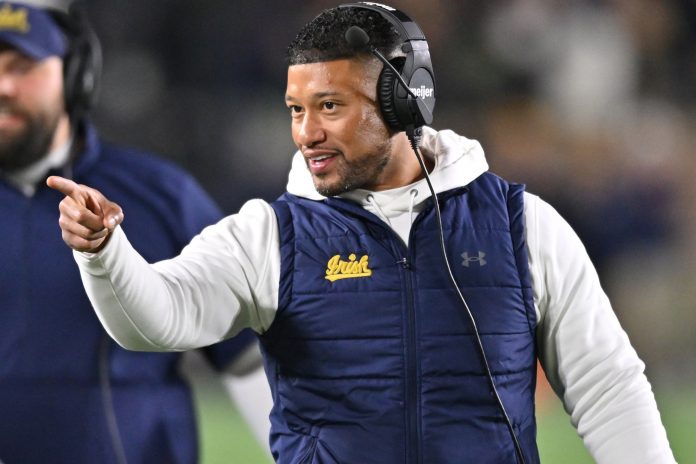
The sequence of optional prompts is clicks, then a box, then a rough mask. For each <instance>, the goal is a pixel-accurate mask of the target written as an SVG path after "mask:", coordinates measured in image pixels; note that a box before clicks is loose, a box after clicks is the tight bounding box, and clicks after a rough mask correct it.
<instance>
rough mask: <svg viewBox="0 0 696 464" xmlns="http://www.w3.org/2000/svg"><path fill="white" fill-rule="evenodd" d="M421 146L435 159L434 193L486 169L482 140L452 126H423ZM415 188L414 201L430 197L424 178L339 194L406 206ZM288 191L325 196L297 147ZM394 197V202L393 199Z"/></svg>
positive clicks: (363, 201)
mask: <svg viewBox="0 0 696 464" xmlns="http://www.w3.org/2000/svg"><path fill="white" fill-rule="evenodd" d="M420 149H421V153H422V154H423V156H425V157H428V158H430V159H432V160H434V161H435V167H434V168H433V170H432V172H430V181H431V182H432V184H433V188H434V189H435V192H436V193H440V192H444V191H446V190H450V189H453V188H457V187H462V186H465V185H467V184H469V183H470V182H471V181H473V180H474V179H476V178H477V177H478V176H480V175H481V174H483V173H484V172H486V171H487V170H488V163H487V162H486V157H485V155H484V153H483V149H482V148H481V144H480V143H478V142H477V141H476V140H471V139H467V138H466V137H462V136H460V135H457V134H456V133H455V132H453V131H451V130H442V131H436V130H434V129H432V128H430V127H427V126H424V127H423V137H422V139H421V146H420ZM414 156H415V154H414ZM414 189H415V190H416V191H417V195H416V202H415V204H416V205H417V204H420V203H422V202H424V201H425V200H427V199H428V198H429V197H430V190H429V189H428V185H427V183H426V181H425V179H421V180H419V181H417V182H415V183H413V184H410V185H406V186H403V187H399V188H395V189H390V190H383V191H379V192H372V191H369V190H363V189H356V190H353V191H350V192H346V193H343V194H341V195H340V197H342V198H346V199H349V200H353V201H355V202H357V203H359V204H361V205H363V206H367V205H368V204H369V202H368V201H367V198H368V197H369V196H371V197H373V198H376V199H378V201H379V204H380V206H382V208H385V207H387V206H389V207H390V208H399V209H401V210H406V209H408V205H407V203H409V200H408V197H409V196H410V195H409V193H408V192H411V191H413V190H414ZM287 191H288V193H291V194H293V195H297V196H300V197H303V198H308V199H310V200H322V199H324V198H325V197H324V196H322V195H321V194H319V193H318V192H317V191H316V189H315V188H314V182H312V176H311V174H310V173H309V170H308V169H307V165H306V164H305V161H304V158H303V156H302V153H301V152H299V151H297V152H296V153H295V155H294V156H293V160H292V167H291V169H290V175H289V178H288V185H287ZM411 195H413V194H411ZM399 198H401V199H402V200H404V204H403V205H399V204H398V199H399ZM380 200H381V201H380ZM395 201H396V203H394V202H395ZM392 203H394V204H392Z"/></svg>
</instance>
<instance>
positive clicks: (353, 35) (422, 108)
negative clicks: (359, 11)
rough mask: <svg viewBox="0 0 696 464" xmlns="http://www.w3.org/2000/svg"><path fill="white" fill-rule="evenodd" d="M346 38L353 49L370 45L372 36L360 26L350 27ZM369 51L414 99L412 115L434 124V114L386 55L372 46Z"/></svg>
mask: <svg viewBox="0 0 696 464" xmlns="http://www.w3.org/2000/svg"><path fill="white" fill-rule="evenodd" d="M345 37H346V42H348V45H350V46H351V47H353V48H364V47H365V46H367V45H369V43H370V36H369V35H367V32H365V30H364V29H363V28H361V27H358V26H351V27H349V28H348V30H347V31H346V35H345ZM369 49H370V52H371V53H372V54H373V55H375V56H376V57H377V58H379V60H380V61H381V62H382V63H384V66H387V67H389V68H390V69H391V70H392V72H393V73H394V76H395V77H396V78H397V79H398V81H399V83H401V85H402V86H403V88H404V90H406V92H407V93H408V94H409V96H410V97H413V98H409V99H408V101H409V108H410V109H411V113H412V114H414V115H417V114H420V115H421V117H422V118H423V122H424V123H425V124H430V123H431V122H433V112H432V111H430V109H429V108H428V106H427V105H426V104H425V102H424V101H423V99H422V98H419V97H418V95H416V94H415V93H414V92H413V90H411V88H410V87H409V86H408V84H407V83H406V81H405V80H404V78H403V77H401V73H400V72H399V71H397V69H396V68H395V67H394V65H392V64H391V63H390V62H389V60H387V59H386V58H385V57H384V55H382V54H381V53H380V52H379V51H378V50H377V49H376V48H375V47H374V46H372V45H370V46H369ZM414 104H415V105H416V107H415V108H414V107H413V105H414Z"/></svg>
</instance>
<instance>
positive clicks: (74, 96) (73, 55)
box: [46, 2, 102, 121]
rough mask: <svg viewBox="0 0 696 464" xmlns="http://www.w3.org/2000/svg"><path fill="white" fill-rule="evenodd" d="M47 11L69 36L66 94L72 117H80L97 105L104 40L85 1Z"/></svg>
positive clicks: (64, 68) (65, 74)
mask: <svg viewBox="0 0 696 464" xmlns="http://www.w3.org/2000/svg"><path fill="white" fill-rule="evenodd" d="M46 11H47V12H48V13H49V14H50V15H51V17H52V18H53V19H54V20H55V21H56V23H57V24H58V25H59V26H60V28H61V29H62V30H63V32H64V33H65V35H66V38H67V40H68V51H67V53H66V55H65V57H64V58H63V82H64V89H63V94H64V97H65V108H66V111H67V112H68V114H69V115H70V119H71V121H78V120H79V119H80V118H82V117H84V116H85V115H86V114H87V113H88V112H89V110H90V109H92V108H93V107H94V105H95V103H96V100H97V95H98V91H99V84H100V78H101V71H102V52H101V44H100V43H99V39H98V38H97V35H96V34H95V32H94V29H92V26H91V24H90V22H89V20H88V19H87V15H86V12H85V11H84V6H83V5H81V4H79V3H77V2H75V3H73V4H71V5H70V7H69V8H68V9H67V11H63V10H57V9H47V10H46Z"/></svg>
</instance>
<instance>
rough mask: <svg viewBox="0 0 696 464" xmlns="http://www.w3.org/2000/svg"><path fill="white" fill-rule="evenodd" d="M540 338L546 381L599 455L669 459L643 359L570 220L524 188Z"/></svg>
mask: <svg viewBox="0 0 696 464" xmlns="http://www.w3.org/2000/svg"><path fill="white" fill-rule="evenodd" d="M525 195H526V197H525V220H526V225H527V244H528V247H529V265H530V268H531V273H532V279H533V285H534V301H535V304H536V306H537V310H538V312H539V324H538V326H537V344H538V347H539V357H540V360H541V364H542V367H543V368H544V371H545V372H546V376H547V378H548V379H549V383H550V384H551V386H552V387H553V389H554V391H555V392H556V394H557V395H558V396H559V397H560V398H561V400H562V401H563V405H564V407H565V409H566V411H567V412H568V413H569V414H570V417H571V422H572V424H573V426H575V428H576V429H577V431H578V434H579V435H580V437H581V438H582V439H583V441H584V443H585V447H586V448H587V449H588V451H589V452H590V454H591V455H592V456H593V458H594V459H595V460H596V462H598V463H600V464H602V463H611V464H617V463H618V464H621V463H626V464H628V463H631V464H636V463H646V464H647V463H651V464H655V463H674V462H675V460H674V456H673V454H672V451H671V449H670V446H669V443H668V441H667V434H666V432H665V429H664V426H663V425H662V422H661V419H660V414H659V412H658V409H657V405H656V402H655V398H654V395H653V392H652V388H651V386H650V383H649V382H648V379H647V378H646V376H645V374H644V368H645V366H644V364H643V362H642V361H641V360H640V359H639V358H638V355H637V353H636V351H635V350H634V349H633V347H632V346H631V344H630V342H629V339H628V336H627V335H626V333H625V332H624V330H623V329H622V328H621V326H620V324H619V321H618V319H617V318H616V315H615V314H614V311H613V309H612V307H611V304H610V302H609V300H608V298H607V296H606V295H605V293H604V291H603V290H602V288H601V285H600V282H599V277H598V275H597V273H596V271H595V269H594V266H593V265H592V263H591V262H590V259H589V257H588V255H587V253H586V251H585V248H584V247H583V245H582V243H581V242H580V239H579V238H578V237H577V235H576V234H575V232H574V231H573V230H572V229H571V227H570V226H569V225H568V224H567V223H566V222H565V221H564V220H563V219H562V218H561V216H560V215H559V214H558V213H557V212H556V211H555V210H554V209H553V208H552V207H551V206H550V205H548V204H547V203H545V202H544V201H542V200H541V199H539V198H538V197H536V196H533V195H530V194H525Z"/></svg>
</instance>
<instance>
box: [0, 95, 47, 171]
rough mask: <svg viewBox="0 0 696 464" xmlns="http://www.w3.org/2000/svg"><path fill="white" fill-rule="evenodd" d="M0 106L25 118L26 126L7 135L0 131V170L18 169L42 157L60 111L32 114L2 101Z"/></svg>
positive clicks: (44, 154) (45, 153)
mask: <svg viewBox="0 0 696 464" xmlns="http://www.w3.org/2000/svg"><path fill="white" fill-rule="evenodd" d="M0 107H2V108H3V109H6V110H8V111H9V112H11V113H13V114H17V115H20V116H21V117H22V118H24V120H25V121H26V126H25V127H24V129H22V130H20V131H17V132H13V133H11V134H10V133H5V132H3V131H0V170H1V171H4V172H10V173H11V172H14V171H19V170H21V169H22V168H25V167H27V166H29V165H31V164H33V163H35V162H36V161H38V160H40V159H41V158H43V157H44V156H46V155H47V154H48V151H49V149H50V147H51V143H52V142H53V136H54V134H55V132H56V129H57V127H58V123H59V121H60V117H61V115H60V112H58V111H56V112H44V113H41V114H37V115H32V114H29V113H28V112H27V111H24V110H22V109H21V108H17V107H16V105H13V104H12V103H8V102H7V101H2V100H0Z"/></svg>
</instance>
